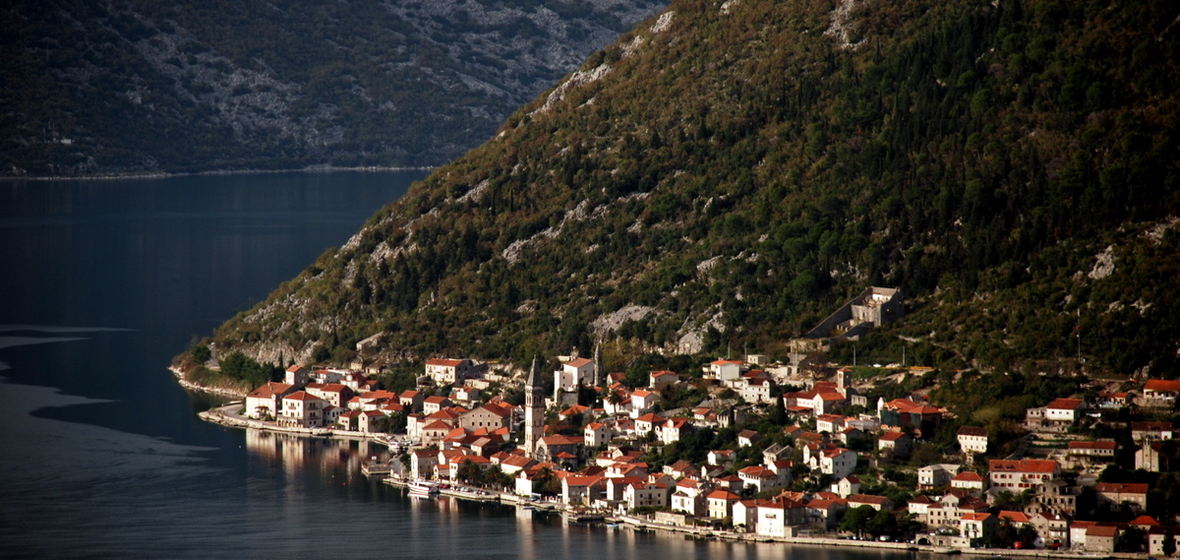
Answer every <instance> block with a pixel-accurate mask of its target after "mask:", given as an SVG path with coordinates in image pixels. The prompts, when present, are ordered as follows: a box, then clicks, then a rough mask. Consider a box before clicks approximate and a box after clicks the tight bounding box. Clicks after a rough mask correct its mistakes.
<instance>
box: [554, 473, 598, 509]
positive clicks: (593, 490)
mask: <svg viewBox="0 0 1180 560" xmlns="http://www.w3.org/2000/svg"><path fill="white" fill-rule="evenodd" d="M605 489H606V484H605V479H604V477H601V476H578V475H570V476H567V477H565V478H563V479H561V501H562V503H564V504H566V505H590V504H591V503H593V502H594V501H595V500H598V499H601V498H602V495H603V493H604V492H605Z"/></svg>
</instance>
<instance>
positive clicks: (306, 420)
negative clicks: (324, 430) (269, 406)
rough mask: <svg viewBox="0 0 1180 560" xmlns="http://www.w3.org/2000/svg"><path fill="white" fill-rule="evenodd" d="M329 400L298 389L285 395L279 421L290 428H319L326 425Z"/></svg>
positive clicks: (281, 424)
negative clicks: (325, 416)
mask: <svg viewBox="0 0 1180 560" xmlns="http://www.w3.org/2000/svg"><path fill="white" fill-rule="evenodd" d="M327 404H328V403H327V402H326V401H324V400H323V399H321V398H319V397H317V396H315V395H312V394H310V393H308V392H306V391H296V392H294V393H291V394H290V395H287V396H285V397H283V408H282V409H281V410H280V411H279V416H278V423H279V425H280V426H284V427H288V428H319V427H321V426H323V425H324V407H326V406H327Z"/></svg>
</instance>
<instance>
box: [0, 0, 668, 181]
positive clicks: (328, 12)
mask: <svg viewBox="0 0 1180 560" xmlns="http://www.w3.org/2000/svg"><path fill="white" fill-rule="evenodd" d="M662 6H664V4H662V3H660V2H658V1H657V0H638V1H629V0H569V1H562V0H558V1H547V0H423V1H419V0H409V1H394V0H347V1H331V2H329V1H324V0H271V1H265V2H264V1H261V0H202V1H180V2H153V1H149V0H103V1H98V2H96V1H91V0H37V1H32V2H10V3H8V4H6V6H5V7H3V8H0V26H2V32H0V175H17V176H19V175H94V174H118V173H136V172H161V171H165V172H176V171H203V170H228V169H274V168H295V167H302V166H307V165H335V166H429V165H440V164H443V163H446V162H448V161H451V160H453V159H454V158H456V157H458V156H459V155H462V154H463V152H465V151H467V150H468V149H470V148H472V147H474V146H477V145H479V144H480V143H482V142H484V141H485V140H487V138H488V137H489V136H490V135H491V133H492V131H493V130H494V129H495V128H496V126H498V125H499V124H500V123H501V122H502V121H503V120H504V118H505V117H507V116H508V115H510V114H511V113H512V111H514V110H516V109H517V108H518V107H519V106H520V105H521V104H523V103H525V102H527V101H528V100H530V99H532V98H533V97H534V96H535V95H537V93H539V92H540V91H542V90H543V89H545V88H546V87H549V86H550V85H551V84H552V83H553V81H554V80H556V79H558V78H559V77H561V76H562V75H563V74H565V73H567V72H569V71H570V70H571V69H573V68H574V67H576V66H577V65H578V64H579V63H581V62H582V60H584V59H585V57H586V55H588V54H589V53H591V52H593V51H594V50H596V49H598V48H600V47H602V46H603V45H606V44H608V43H609V42H610V41H612V40H614V39H615V38H616V37H617V36H618V35H619V33H622V32H624V31H626V30H627V29H629V28H630V27H631V26H632V25H633V24H635V22H637V21H639V20H641V19H643V18H645V17H647V16H649V15H651V14H652V13H654V12H655V11H657V10H658V9H660V8H661V7H662Z"/></svg>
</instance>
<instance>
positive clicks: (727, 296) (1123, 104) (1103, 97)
mask: <svg viewBox="0 0 1180 560" xmlns="http://www.w3.org/2000/svg"><path fill="white" fill-rule="evenodd" d="M831 10H832V5H831V4H830V3H815V2H803V1H785V2H772V1H769V0H746V1H743V2H741V3H739V4H736V5H734V6H731V9H730V10H729V12H728V13H721V11H720V10H719V9H718V7H717V6H716V5H714V4H713V3H710V2H700V1H696V0H680V1H676V2H673V4H672V6H671V7H670V13H673V14H674V15H673V16H671V19H670V21H669V22H668V25H667V27H666V29H664V30H662V31H660V32H658V33H657V32H653V31H652V28H653V23H654V21H655V20H649V21H648V22H646V23H644V24H642V25H640V26H639V27H637V28H636V30H634V31H633V32H631V33H629V34H627V35H625V36H624V37H622V38H621V39H620V40H619V42H618V43H617V44H616V45H614V46H612V47H609V48H607V49H605V50H604V51H603V52H602V53H599V54H596V55H594V56H592V57H591V60H590V61H589V62H588V63H587V64H585V65H584V66H583V70H584V71H587V72H589V71H591V70H594V69H595V68H596V67H597V68H606V67H599V66H598V65H600V64H605V65H609V68H610V70H609V72H607V73H605V74H603V75H602V76H601V77H600V78H599V79H597V80H594V81H590V82H587V83H584V84H582V85H579V86H569V85H568V84H566V85H563V86H561V88H559V89H555V90H553V91H552V92H550V94H546V95H542V96H541V97H539V98H538V99H537V100H535V101H533V102H532V103H530V104H528V105H527V106H525V107H524V108H522V109H521V110H520V111H518V112H517V113H516V114H515V115H514V116H512V117H511V118H510V119H509V120H508V121H507V123H506V124H504V125H503V126H502V127H501V130H500V135H499V136H497V137H496V138H495V139H493V140H492V141H490V142H488V143H487V144H485V145H483V146H482V147H480V148H478V149H476V150H473V151H471V152H470V153H468V154H467V155H466V156H464V157H463V158H461V159H459V160H457V161H456V162H454V163H452V164H450V165H448V166H445V167H443V168H441V169H439V170H438V171H437V172H436V173H434V174H433V175H432V176H431V177H429V178H428V179H427V180H425V181H424V182H423V183H421V184H418V185H416V186H415V187H414V188H413V189H411V192H410V193H409V194H408V195H407V196H406V197H405V198H404V199H403V200H401V201H398V202H397V203H395V204H392V205H390V206H388V207H387V208H385V209H383V210H381V211H380V212H378V214H377V215H375V216H374V217H373V218H372V219H371V220H370V221H369V222H368V223H367V224H366V226H365V228H364V230H363V232H362V234H361V235H359V236H358V237H357V238H356V239H355V240H354V242H353V243H350V244H349V245H347V246H345V247H342V248H340V249H339V250H333V251H329V252H327V253H325V254H324V255H322V256H321V257H320V259H318V260H317V262H316V263H315V264H313V265H312V266H310V267H309V268H308V269H307V270H306V271H305V272H304V273H303V274H301V275H300V276H299V277H298V278H296V279H295V280H294V281H291V282H288V283H286V284H284V285H283V286H282V287H280V288H279V289H278V290H276V291H275V292H274V294H272V295H271V297H270V298H269V299H268V300H267V301H266V302H264V303H262V304H260V305H259V306H258V307H257V308H255V309H254V310H252V311H249V312H246V313H243V314H242V315H240V316H238V317H236V318H234V319H232V320H230V321H229V322H227V323H226V324H225V325H224V326H222V327H221V328H219V329H218V330H217V332H216V333H215V338H216V340H217V345H218V347H219V348H241V349H243V350H244V351H246V352H250V349H251V348H253V347H254V345H255V344H257V343H258V341H261V340H267V341H272V342H274V341H280V342H282V343H283V344H286V345H288V346H289V348H290V354H289V355H298V356H310V355H311V350H312V349H314V348H317V347H329V348H336V347H342V348H351V347H352V345H353V344H355V342H356V341H358V340H361V339H363V338H365V337H368V336H370V335H372V334H374V333H378V332H384V333H387V335H388V336H387V343H386V344H387V346H386V347H383V348H382V349H381V350H382V351H384V352H389V353H392V354H397V355H405V354H409V355H415V356H428V355H438V354H456V355H473V356H480V357H484V358H508V359H512V360H514V361H515V362H516V363H527V362H528V359H529V358H531V356H533V355H553V354H559V353H565V352H568V351H569V350H570V349H572V348H574V347H576V348H578V349H581V350H582V351H588V350H589V349H590V348H592V347H593V346H594V344H595V343H596V342H603V343H605V344H604V346H605V348H606V353H607V354H608V360H607V362H608V369H612V368H615V367H618V369H617V370H616V371H618V370H627V367H628V366H630V365H631V362H622V361H620V362H619V363H612V362H611V358H610V357H609V356H611V355H612V354H611V352H612V347H616V346H619V345H626V347H627V348H630V349H637V348H638V349H643V348H646V349H648V350H647V351H648V352H654V353H664V354H696V355H697V357H702V356H705V355H710V354H711V355H718V354H727V353H729V349H738V348H750V349H758V350H759V351H760V352H762V353H765V354H770V355H772V356H776V357H780V358H781V357H783V355H784V354H785V352H786V348H787V346H786V344H787V340H788V339H790V338H791V337H794V336H797V335H799V334H800V333H801V332H804V331H805V330H807V329H809V328H810V327H811V326H813V325H814V324H815V323H817V322H818V321H819V320H821V319H822V318H823V317H824V316H826V315H827V314H828V313H830V312H831V310H833V309H835V308H836V307H837V306H838V305H840V304H841V303H842V302H843V301H845V300H846V299H847V298H849V297H850V296H851V295H854V294H856V293H859V292H860V291H861V290H863V289H864V287H865V286H866V285H885V286H899V287H901V288H902V289H903V291H904V292H905V293H906V294H907V296H908V297H909V298H910V301H911V302H912V304H913V305H912V307H913V310H912V313H911V314H910V315H908V316H907V318H906V319H905V320H903V321H900V322H898V323H896V324H893V325H891V326H889V327H888V328H883V329H877V330H875V331H874V332H873V333H872V334H870V335H869V336H868V337H867V338H866V339H865V341H864V342H863V347H860V348H858V349H857V351H858V352H859V355H860V356H861V359H862V361H863V363H893V362H898V363H900V362H901V360H902V356H901V354H902V349H903V348H905V350H906V353H907V361H908V363H910V364H914V363H922V364H927V365H931V366H937V367H941V368H942V369H943V370H944V371H952V370H953V369H960V368H968V367H973V368H978V369H997V370H1002V371H1012V372H1019V374H1020V375H1021V376H1024V377H1023V379H1032V377H1031V376H1034V375H1037V374H1039V373H1041V372H1046V373H1050V374H1059V373H1060V372H1073V371H1077V370H1078V368H1079V367H1080V366H1081V365H1082V364H1081V363H1080V362H1079V361H1078V359H1077V358H1078V354H1079V352H1078V349H1077V347H1078V343H1079V341H1080V343H1081V352H1080V354H1081V357H1082V358H1083V359H1084V360H1085V362H1084V367H1085V369H1086V370H1087V372H1088V373H1095V372H1099V373H1102V372H1106V373H1109V374H1112V375H1127V374H1129V373H1131V372H1134V371H1136V370H1139V369H1145V370H1146V371H1147V372H1148V373H1150V374H1151V375H1153V376H1162V377H1173V376H1176V375H1177V374H1180V370H1178V368H1177V354H1176V352H1175V348H1176V341H1175V335H1174V333H1176V332H1180V309H1178V306H1180V293H1178V291H1180V283H1177V282H1175V281H1174V279H1175V278H1176V277H1177V276H1178V274H1177V273H1178V272H1180V231H1177V229H1176V228H1175V227H1173V225H1174V224H1173V222H1169V221H1168V218H1169V216H1172V215H1174V214H1175V212H1176V210H1177V208H1178V206H1180V189H1178V186H1180V168H1178V167H1177V166H1176V164H1175V161H1176V158H1175V157H1174V154H1175V153H1176V150H1177V148H1178V147H1180V128H1178V127H1177V124H1180V104H1178V99H1177V96H1176V92H1177V91H1180V67H1178V66H1177V63H1178V62H1180V34H1178V33H1176V32H1175V29H1174V28H1173V27H1174V26H1172V27H1169V26H1170V22H1171V21H1172V19H1174V14H1173V13H1172V10H1171V7H1170V6H1169V4H1168V3H1166V2H1162V1H1154V2H1147V3H1134V4H1112V3H1109V2H1104V1H1099V0H1093V1H1087V2H1061V1H1059V0H1001V1H999V2H995V3H992V2H981V1H976V0H951V1H948V2H933V1H928V0H908V1H904V2H888V3H885V2H864V3H861V4H858V7H857V8H856V9H854V10H853V11H852V12H851V13H850V15H849V16H848V18H847V21H844V22H843V23H844V29H845V30H846V31H847V32H848V37H847V40H848V41H849V42H851V43H853V44H855V45H856V46H855V47H851V46H846V45H844V43H843V41H842V40H841V39H840V33H838V32H832V33H825V32H827V31H830V26H831V25H832V19H831ZM559 98H560V99H559ZM1108 247H1109V249H1108ZM1103 263H1110V264H1111V265H1112V266H1104V264H1103ZM627 306H634V307H632V309H643V310H646V311H645V312H644V313H633V314H631V315H629V316H628V317H629V319H627V320H625V321H621V322H620V323H618V326H617V328H616V329H615V330H613V331H612V330H611V328H610V327H606V326H602V325H603V324H604V323H597V325H599V326H597V327H595V326H594V325H595V324H596V323H595V321H597V320H599V319H601V318H602V317H604V316H605V315H607V314H610V313H614V312H616V311H619V310H620V309H623V308H625V307H627ZM326 317H333V318H335V320H334V321H335V322H334V324H335V325H337V327H336V328H334V329H332V330H331V332H325V331H324V330H321V329H320V328H318V327H317V326H316V325H320V324H324V321H323V319H324V318H326ZM903 337H904V338H903ZM850 350H851V349H850V348H847V347H844V348H837V349H836V350H834V352H835V353H836V355H839V356H844V355H846V354H850V353H851V352H850ZM640 353H642V352H640ZM613 355H616V356H625V355H627V354H625V353H622V352H618V353H615V354H613ZM631 355H635V353H633V354H631ZM695 363H698V364H699V363H700V362H699V361H696V362H695ZM1065 377H1066V378H1068V375H1066V376H1065ZM926 382H927V380H914V381H912V383H926ZM900 389H904V385H902V386H899V390H900ZM989 391H991V393H989V394H991V395H992V396H993V397H995V398H996V400H995V401H987V402H988V405H987V406H983V405H982V404H980V405H979V406H976V407H975V409H974V410H979V412H978V413H979V414H980V415H981V419H983V420H985V421H991V419H995V421H996V422H1001V421H1002V420H1003V419H1006V418H1008V417H1009V416H1010V411H1009V410H1008V408H1006V407H1007V406H1008V405H1010V404H1012V405H1014V404H1015V401H1012V402H1010V403H1007V404H1006V403H1005V402H1003V399H1012V398H1014V397H1016V396H1017V394H1016V393H1010V392H1008V389H1006V388H1000V389H997V390H994V391H992V390H991V389H989ZM997 391H998V392H997ZM1034 391H1035V390H1034ZM1020 394H1024V395H1030V394H1033V392H1027V393H1020ZM962 396H964V397H966V396H968V395H962ZM948 398H953V396H951V397H948ZM1020 400H1021V401H1022V402H1023V400H1024V399H1023V397H1020ZM982 402H984V401H981V403H982ZM972 413H973V414H974V412H972ZM985 417H986V418H985Z"/></svg>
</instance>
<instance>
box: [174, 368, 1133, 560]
mask: <svg viewBox="0 0 1180 560" xmlns="http://www.w3.org/2000/svg"><path fill="white" fill-rule="evenodd" d="M168 369H169V370H170V371H172V372H173V374H175V376H176V378H177V380H178V382H179V383H180V384H181V386H182V387H185V388H186V389H191V390H194V391H201V392H205V393H211V394H215V395H219V396H234V397H236V398H242V399H244V398H245V393H240V394H238V393H234V394H233V395H231V394H230V393H233V392H232V391H230V390H228V389H224V390H221V389H215V388H210V387H205V386H201V385H197V384H195V383H192V382H189V381H187V380H185V379H184V377H183V374H181V373H180V372H179V371H178V370H177V369H176V368H174V367H169V368H168ZM241 405H242V403H240V402H234V403H230V404H227V405H222V406H219V407H215V408H213V409H210V410H207V411H203V412H199V413H198V414H197V416H198V417H199V418H200V419H201V420H203V421H206V422H210V423H213V424H218V425H220V426H226V427H231V428H240V429H256V430H261V431H267V432H273V433H282V434H289V435H294V436H298V437H312V438H340V439H368V440H377V441H378V442H380V440H381V439H382V436H386V437H388V436H389V434H386V433H363V432H343V431H340V430H333V429H329V428H292V427H284V426H279V425H277V424H274V423H272V422H265V421H262V420H252V419H247V418H241V417H238V416H230V415H227V414H226V413H225V412H224V409H226V408H234V407H238V406H241ZM366 476H368V474H367V473H366ZM381 482H382V483H384V484H388V485H390V486H393V487H398V488H404V487H405V486H406V485H407V484H408V483H407V481H406V480H403V479H401V478H398V477H394V476H390V477H386V478H384V480H382V481H381ZM441 495H443V496H448V497H452V498H455V499H458V500H468V501H475V502H496V503H499V504H502V505H510V506H520V505H523V504H526V503H529V502H527V501H525V499H524V498H523V497H521V496H518V495H516V494H513V493H510V492H496V491H490V490H489V491H488V494H486V495H475V494H469V493H467V492H461V491H458V490H447V491H443V492H441ZM535 505H536V506H537V509H539V510H540V511H545V512H548V513H559V514H561V515H563V516H565V515H568V516H571V517H573V518H574V519H575V521H577V520H581V519H587V518H593V519H604V520H608V521H613V522H615V523H621V524H622V525H626V526H628V527H630V528H632V529H633V530H641V531H665V532H669V533H678V534H682V535H685V536H686V537H689V536H691V537H693V538H697V539H704V540H720V541H728V542H735V543H736V542H747V543H780V544H789V545H800V546H820V547H824V546H837V547H845V548H867V549H878V550H892V551H895V552H913V553H926V554H939V555H947V556H951V555H971V556H990V557H993V558H997V559H998V558H1002V557H1024V558H1073V559H1084V560H1107V559H1118V560H1146V559H1148V558H1150V555H1149V554H1147V553H1118V552H1116V553H1101V552H1085V551H1072V550H1055V551H1054V550H1048V549H1023V550H1021V549H1005V548H952V547H945V546H934V545H920V544H910V543H895V542H879V541H875V540H847V539H839V538H828V537H775V536H768V535H759V534H755V533H739V532H735V531H726V530H719V529H712V528H709V527H694V526H687V525H685V526H680V525H667V524H663V523H656V522H655V521H653V520H650V519H643V518H640V517H637V516H633V515H613V514H603V513H600V512H595V513H593V514H590V513H588V512H586V511H580V510H578V509H576V508H571V507H569V506H568V505H565V504H561V503H553V502H541V503H539V504H535Z"/></svg>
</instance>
